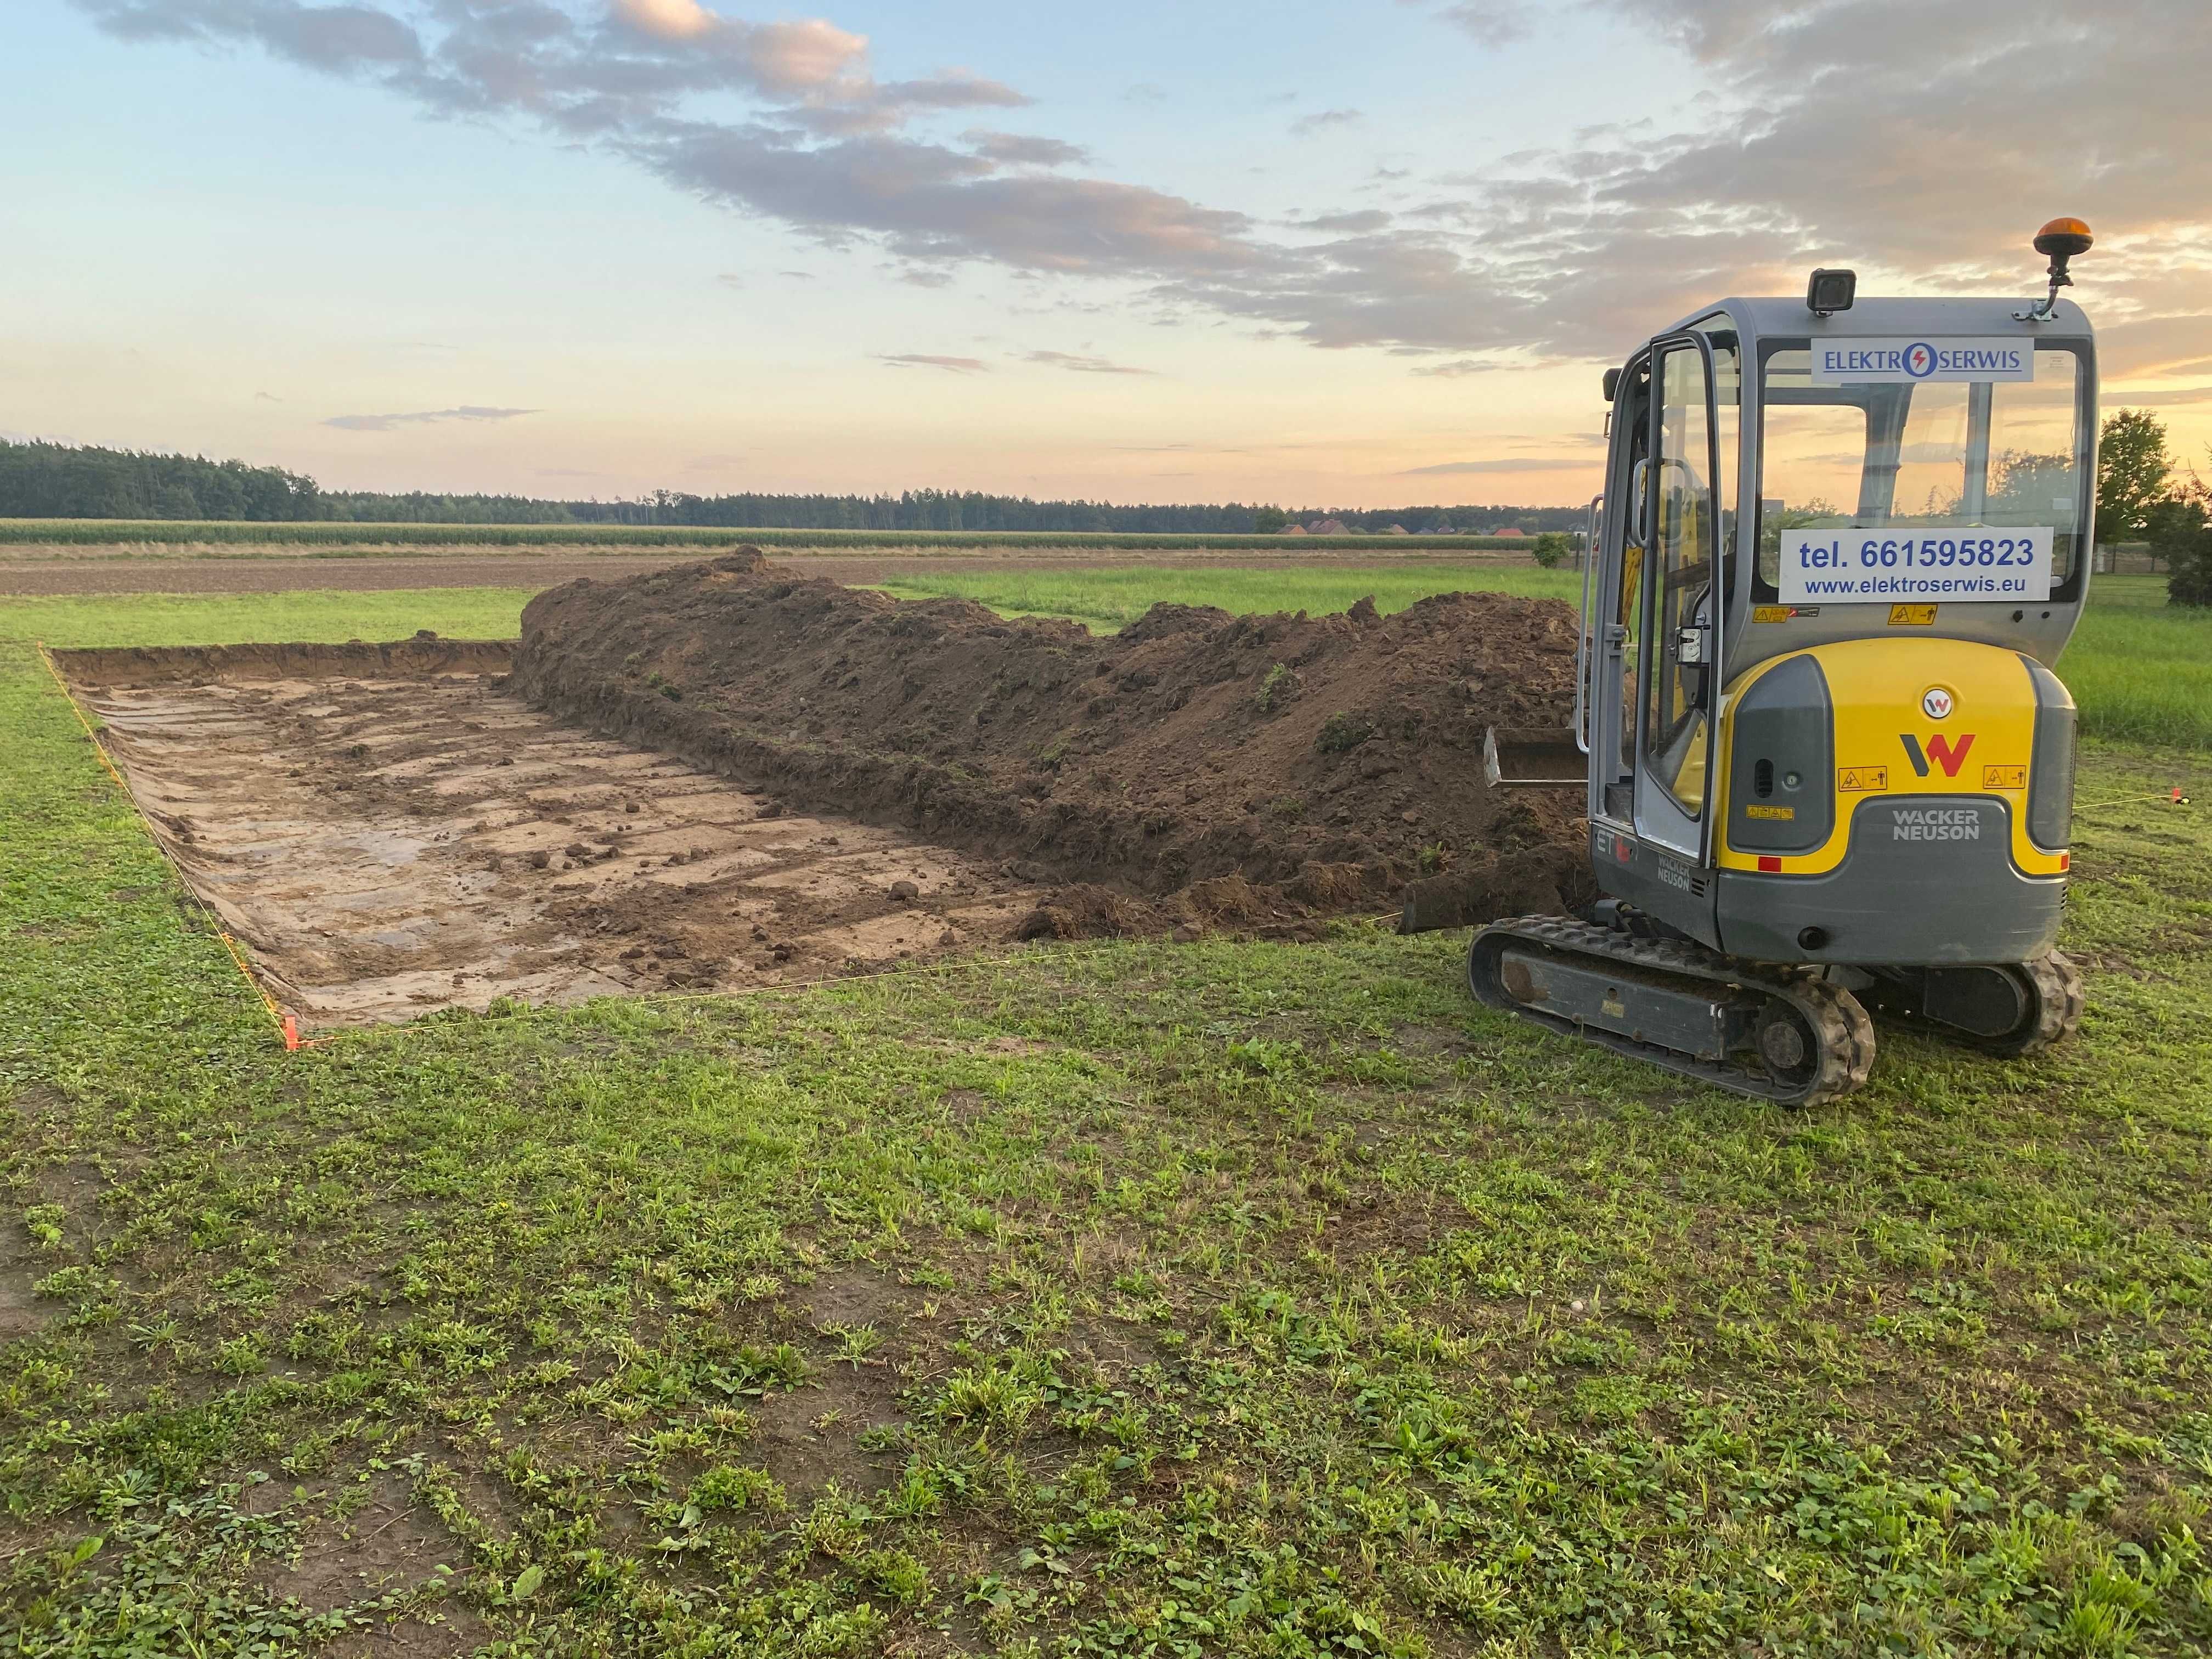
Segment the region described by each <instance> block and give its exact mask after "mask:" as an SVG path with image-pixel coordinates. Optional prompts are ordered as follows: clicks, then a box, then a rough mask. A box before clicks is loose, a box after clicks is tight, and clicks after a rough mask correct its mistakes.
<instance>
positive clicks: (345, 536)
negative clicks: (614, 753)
mask: <svg viewBox="0 0 2212 1659" xmlns="http://www.w3.org/2000/svg"><path fill="white" fill-rule="evenodd" d="M1380 539H1381V538H1378V537H1376V536H1362V535H1349V536H1281V535H1271V536H1217V535H1201V534H1182V533H1165V532H1124V531H1059V530H1000V531H983V530H780V529H761V528H757V527H752V526H734V527H723V526H715V527H711V528H709V527H703V526H684V525H614V524H567V525H543V524H523V525H499V524H491V525H466V524H353V523H348V522H343V521H337V520H317V521H313V522H309V523H301V524H260V523H250V522H241V521H238V520H227V521H223V522H220V523H214V522H199V521H196V520H174V519H149V520H141V521H125V520H116V519H5V520H0V547H9V546H23V547H47V548H71V547H96V548H118V547H130V548H145V549H152V548H189V549H192V550H197V551H198V552H201V553H203V554H206V555H222V554H226V553H228V554H233V555H236V554H250V553H252V552H253V551H254V550H258V549H262V548H270V547H285V548H322V549H326V550H333V551H344V550H354V551H374V550H377V549H382V548H410V547H441V548H445V547H450V548H514V549H526V548H577V547H592V548H663V547H727V546H730V545H732V544H735V543H738V542H752V543H755V544H758V545H759V546H762V547H775V548H818V549H824V550H859V549H871V548H898V549H904V550H909V551H912V550H921V551H928V550H939V549H944V550H958V549H966V548H1009V549H1021V550H1035V549H1054V548H1087V549H1091V550H1101V549H1104V550H1114V549H1124V548H1126V549H1138V550H1142V549H1148V548H1149V549H1158V550H1172V549H1178V548H1209V547H1211V548H1220V549H1222V550H1237V549H1259V550H1277V551H1285V552H1327V551H1330V550H1336V551H1343V550H1361V551H1366V552H1372V551H1373V550H1375V548H1376V544H1377V542H1378V541H1379V540H1380ZM1392 540H1393V541H1397V540H1398V538H1392ZM1386 545H1387V544H1386ZM1398 546H1399V547H1400V548H1402V547H1407V546H1418V547H1421V548H1427V549H1431V550H1449V551H1458V552H1465V551H1467V550H1470V549H1477V548H1486V549H1492V550H1499V551H1505V552H1511V551H1516V550H1524V551H1525V550H1526V549H1527V548H1528V541H1527V540H1526V539H1524V538H1513V537H1498V536H1423V537H1422V538H1420V539H1419V542H1418V543H1405V542H1399V544H1398ZM1393 550H1394V551H1395V550H1398V549H1397V548H1394V549H1393Z"/></svg>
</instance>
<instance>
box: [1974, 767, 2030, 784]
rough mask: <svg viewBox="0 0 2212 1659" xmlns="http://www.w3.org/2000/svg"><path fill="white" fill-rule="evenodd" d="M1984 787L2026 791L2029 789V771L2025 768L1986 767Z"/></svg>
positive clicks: (1983, 770)
mask: <svg viewBox="0 0 2212 1659" xmlns="http://www.w3.org/2000/svg"><path fill="white" fill-rule="evenodd" d="M1982 787H1983V788H1984V789H2025V788H2027V768H2026V767H2025V766H1984V768H1983V769H1982Z"/></svg>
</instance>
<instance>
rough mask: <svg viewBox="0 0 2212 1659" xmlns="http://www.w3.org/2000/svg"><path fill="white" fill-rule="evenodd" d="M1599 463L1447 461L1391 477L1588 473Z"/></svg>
mask: <svg viewBox="0 0 2212 1659" xmlns="http://www.w3.org/2000/svg"><path fill="white" fill-rule="evenodd" d="M1596 465H1598V463H1597V462H1596V461H1595V459H1591V460H1579V461H1578V460H1562V459H1549V460H1546V459H1529V460H1525V461H1446V462H1444V463H1443V465H1440V466H1409V467H1407V469H1406V470H1405V471H1402V472H1398V473H1394V474H1392V475H1391V476H1392V477H1399V478H1449V477H1473V476H1476V475H1482V474H1488V473H1492V472H1588V471H1590V470H1591V469H1592V468H1594V467H1595V466H1596Z"/></svg>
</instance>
